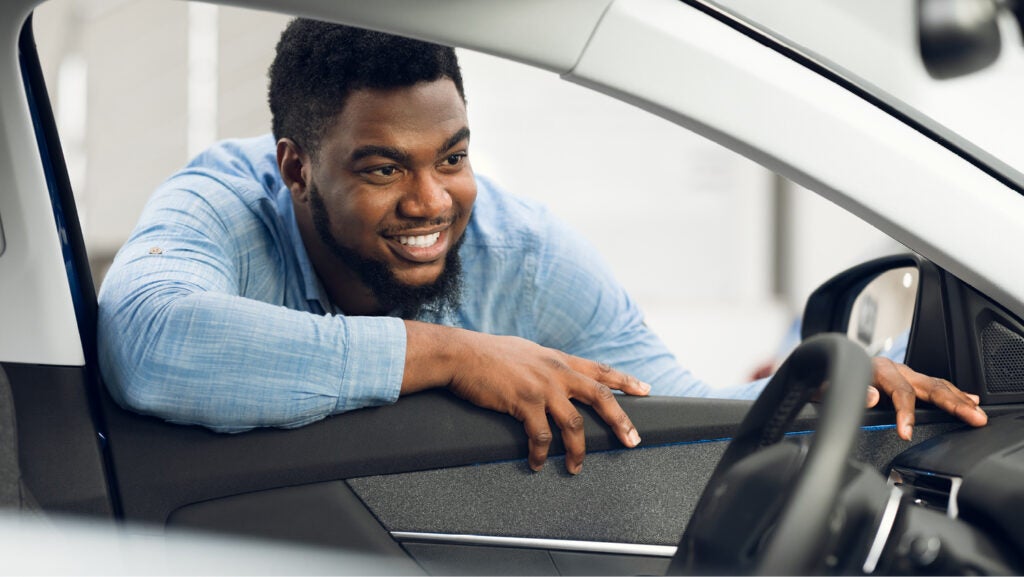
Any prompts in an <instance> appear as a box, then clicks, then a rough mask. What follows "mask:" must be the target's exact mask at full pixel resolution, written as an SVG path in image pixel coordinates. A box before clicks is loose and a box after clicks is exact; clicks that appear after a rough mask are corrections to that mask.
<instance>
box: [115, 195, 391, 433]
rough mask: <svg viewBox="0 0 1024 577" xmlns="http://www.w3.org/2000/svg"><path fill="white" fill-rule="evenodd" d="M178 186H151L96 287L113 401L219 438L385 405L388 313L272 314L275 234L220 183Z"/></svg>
mask: <svg viewBox="0 0 1024 577" xmlns="http://www.w3.org/2000/svg"><path fill="white" fill-rule="evenodd" d="M191 183H192V180H190V179H187V178H186V179H181V180H180V181H179V182H177V183H175V182H171V183H169V184H168V185H165V187H164V188H163V189H161V190H160V191H158V193H157V194H156V195H155V196H154V198H153V199H152V200H151V201H150V203H149V204H148V205H147V208H146V210H145V211H144V214H143V216H142V218H141V219H140V223H139V226H138V227H137V228H136V230H135V232H134V233H133V235H132V237H131V238H130V239H129V241H128V243H127V244H126V245H125V246H124V247H123V248H122V250H121V251H120V252H119V253H118V256H117V258H116V259H115V262H114V264H113V265H112V266H111V269H110V271H109V273H108V275H107V278H106V279H105V281H104V283H103V286H102V290H101V292H100V297H99V302H100V306H99V334H98V345H99V353H100V368H101V371H102V374H103V377H104V380H105V382H106V384H107V387H108V389H109V390H110V392H111V394H112V396H113V397H114V398H115V400H117V401H118V403H120V404H121V405H122V406H125V407H127V408H130V409H133V410H136V411H139V412H142V413H146V414H152V415H156V416H159V417H162V418H164V419H167V420H169V421H172V422H176V423H185V424H199V425H204V426H206V427H209V428H211V429H214V430H217V431H225V432H236V431H243V430H247V429H251V428H254V427H261V426H276V427H297V426H301V425H305V424H308V423H310V422H313V421H316V420H318V419H322V418H323V417H325V416H327V415H330V414H332V413H339V412H344V411H348V410H352V409H357V408H360V407H366V406H372V405H380V404H386V403H391V402H394V401H395V400H396V399H397V398H398V394H399V390H400V387H401V381H402V374H403V370H404V363H405V346H406V335H405V325H404V324H403V322H402V321H401V319H397V318H386V317H346V316H343V315H330V314H317V313H314V312H309V311H303V310H293V308H294V307H293V308H289V307H286V306H284V301H285V300H286V294H285V291H286V286H287V282H285V281H286V280H287V278H286V277H288V275H293V276H294V275H295V274H297V272H296V270H295V269H294V267H289V266H288V265H287V263H286V259H285V258H284V256H282V250H283V248H282V247H283V246H284V243H281V242H275V240H274V238H275V236H274V235H275V234H280V233H281V231H280V230H273V227H272V226H270V225H268V223H267V222H266V221H265V220H261V219H260V218H259V217H258V214H259V213H258V207H253V206H251V205H249V204H247V203H246V202H245V201H244V199H243V198H241V197H239V196H237V195H234V194H230V192H229V190H228V189H227V187H217V186H209V185H210V183H208V182H207V183H205V184H204V186H205V187H206V188H207V189H208V190H207V191H204V193H203V194H199V193H197V192H195V191H194V189H195V187H194V186H191V185H190V186H183V184H191ZM209 189H212V190H214V191H219V192H214V193H210V192H209ZM274 275H280V276H282V277H284V278H272V277H273V276H274Z"/></svg>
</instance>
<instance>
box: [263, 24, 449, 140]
mask: <svg viewBox="0 0 1024 577" xmlns="http://www.w3.org/2000/svg"><path fill="white" fill-rule="evenodd" d="M269 77H270V82H269V90H268V100H269V101H270V114H271V116H272V119H273V131H274V137H275V138H277V139H280V138H290V139H292V140H293V141H295V143H296V144H298V145H299V147H301V148H302V149H303V150H305V151H306V152H307V153H308V154H311V155H313V156H314V157H315V156H316V155H317V152H318V151H319V147H320V139H321V138H322V137H323V135H324V133H325V132H326V131H327V129H328V128H329V127H330V124H331V122H332V121H333V120H334V118H335V117H336V116H337V115H338V114H339V113H340V112H341V110H342V108H343V107H344V105H345V101H346V99H347V98H348V95H349V94H351V93H352V92H353V91H354V90H359V89H364V88H371V89H389V88H403V87H407V86H413V85H414V84H416V83H418V82H432V81H434V80H439V79H441V78H450V79H451V80H452V81H453V82H454V83H455V88H456V89H457V90H458V92H459V96H461V97H462V98H463V100H465V98H466V95H465V93H464V91H463V88H462V72H461V71H460V70H459V61H458V59H457V58H456V56H455V50H454V49H453V48H450V47H447V46H440V45H437V44H432V43H429V42H422V41H420V40H413V39H411V38H404V37H401V36H394V35H391V34H385V33H383V32H373V31H370V30H363V29H361V28H353V27H351V26H345V25H342V24H331V23H328V22H321V21H318V20H310V19H306V18H296V19H294V20H292V21H291V22H290V23H289V24H288V26H287V27H286V28H285V30H284V32H282V33H281V39H280V41H279V42H278V43H277V54H276V56H275V57H274V62H273V63H272V64H271V65H270V71H269Z"/></svg>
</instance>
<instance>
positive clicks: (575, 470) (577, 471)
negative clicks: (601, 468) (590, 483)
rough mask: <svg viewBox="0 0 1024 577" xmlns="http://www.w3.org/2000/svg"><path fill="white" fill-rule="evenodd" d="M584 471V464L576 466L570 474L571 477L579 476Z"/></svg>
mask: <svg viewBox="0 0 1024 577" xmlns="http://www.w3.org/2000/svg"><path fill="white" fill-rule="evenodd" d="M582 470H583V463H580V464H578V465H576V466H575V467H573V468H571V469H569V474H571V475H579V474H580V471H582Z"/></svg>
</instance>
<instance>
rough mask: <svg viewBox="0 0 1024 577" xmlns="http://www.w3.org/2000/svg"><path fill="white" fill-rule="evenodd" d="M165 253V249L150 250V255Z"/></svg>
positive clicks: (154, 248)
mask: <svg viewBox="0 0 1024 577" xmlns="http://www.w3.org/2000/svg"><path fill="white" fill-rule="evenodd" d="M163 253H164V249H162V248H160V247H158V246H154V247H153V248H151V249H149V254H163Z"/></svg>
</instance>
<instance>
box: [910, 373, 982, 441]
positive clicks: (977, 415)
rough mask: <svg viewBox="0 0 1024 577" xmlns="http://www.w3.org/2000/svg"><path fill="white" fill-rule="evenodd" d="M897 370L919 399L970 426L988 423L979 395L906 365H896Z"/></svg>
mask: <svg viewBox="0 0 1024 577" xmlns="http://www.w3.org/2000/svg"><path fill="white" fill-rule="evenodd" d="M896 368H897V370H898V371H899V372H900V374H901V375H902V376H903V378H904V379H906V380H907V382H909V383H910V385H911V386H912V387H913V388H914V390H915V392H916V393H917V397H918V398H920V399H922V400H924V401H928V402H929V403H931V404H933V405H935V406H936V407H939V408H940V409H942V410H944V411H946V412H948V413H950V414H951V415H955V416H956V417H958V418H959V419H960V420H962V421H964V422H965V423H967V424H969V425H972V426H975V427H981V426H984V425H985V424H986V423H988V415H986V414H985V411H983V410H982V409H981V407H979V406H978V402H979V401H980V400H981V398H980V397H978V396H977V395H971V394H968V393H965V392H963V391H961V390H960V389H958V388H957V387H956V386H955V385H953V383H951V382H949V381H947V380H945V379H937V378H935V377H930V376H928V375H924V374H921V373H918V372H917V371H915V370H913V369H911V368H910V367H908V366H906V365H896Z"/></svg>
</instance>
